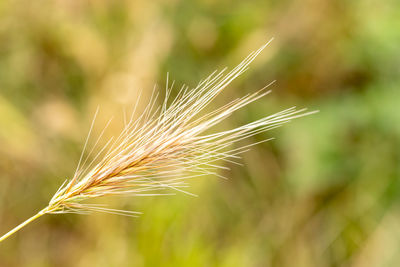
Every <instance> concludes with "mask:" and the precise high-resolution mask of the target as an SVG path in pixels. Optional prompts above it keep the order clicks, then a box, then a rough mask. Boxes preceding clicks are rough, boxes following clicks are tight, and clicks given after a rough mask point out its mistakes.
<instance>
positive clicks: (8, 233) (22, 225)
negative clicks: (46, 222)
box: [0, 208, 47, 242]
mask: <svg viewBox="0 0 400 267" xmlns="http://www.w3.org/2000/svg"><path fill="white" fill-rule="evenodd" d="M46 212H47V208H44V209H42V210H41V211H39V212H38V213H36V214H35V215H33V216H32V217H30V218H29V219H27V220H26V221H24V222H23V223H21V224H19V225H18V226H16V227H15V228H13V229H11V230H10V231H9V232H7V233H6V234H4V235H3V236H2V237H0V242H2V241H4V240H5V239H7V238H8V237H10V236H11V235H13V234H15V233H16V232H18V231H19V230H20V229H21V228H23V227H25V226H26V225H27V224H29V223H31V222H33V221H34V220H36V219H37V218H39V217H41V216H43V215H45V214H46Z"/></svg>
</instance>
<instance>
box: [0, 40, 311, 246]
mask: <svg viewBox="0 0 400 267" xmlns="http://www.w3.org/2000/svg"><path fill="white" fill-rule="evenodd" d="M268 43H269V42H268ZM268 43H267V44H266V45H264V46H262V47H261V48H260V49H259V50H257V51H254V52H252V53H251V54H250V55H249V56H248V57H247V58H245V59H244V60H243V61H242V62H241V63H240V64H239V65H238V66H237V67H236V68H234V69H233V70H231V71H230V72H228V73H226V70H223V71H221V72H214V73H212V74H211V75H210V76H209V77H208V78H206V79H205V80H203V81H201V82H200V83H199V84H198V86H197V87H196V88H194V89H189V88H188V87H183V88H182V89H181V90H180V92H179V93H178V95H177V96H176V97H175V98H174V99H173V100H172V101H169V96H170V93H171V88H169V86H168V82H167V88H166V90H167V91H166V96H165V99H164V102H163V104H162V105H161V106H159V107H156V102H157V97H156V96H155V97H152V99H151V100H150V103H149V104H148V105H147V107H146V108H145V110H144V112H143V113H141V115H140V117H139V118H138V119H136V120H133V113H132V116H131V118H130V120H129V122H126V124H125V128H124V129H123V131H122V133H121V134H120V136H119V137H117V138H116V139H110V140H109V141H108V143H107V145H106V146H104V147H103V148H102V149H101V150H100V151H99V152H98V154H97V155H96V156H95V157H94V159H93V161H92V162H91V163H89V164H86V161H87V159H86V160H82V159H83V157H82V156H81V158H80V161H79V164H78V167H77V169H76V172H75V174H74V176H73V177H72V179H70V180H67V181H66V182H65V183H64V184H63V185H62V186H61V187H60V188H59V189H58V191H57V192H56V193H55V195H54V196H53V198H52V199H51V200H50V202H49V204H48V206H47V207H46V208H44V209H43V210H41V211H40V212H39V213H38V214H36V215H35V216H33V217H31V218H30V219H28V220H27V221H25V222H24V223H22V224H20V225H19V226H17V227H16V228H14V229H13V230H11V231H10V232H8V233H7V234H5V235H4V236H2V237H0V242H1V241H3V240H4V239H6V238H7V237H9V236H10V235H12V234H13V233H15V232H16V231H18V230H19V229H21V228H22V227H24V226H25V225H26V224H28V223H30V222H32V221H33V220H35V219H37V218H38V217H40V216H42V215H44V214H58V213H68V212H73V213H87V212H91V211H102V212H110V213H115V214H123V215H131V216H134V215H136V214H137V212H132V211H125V210H116V209H110V208H106V207H104V206H101V205H94V204H87V203H86V204H84V203H82V201H83V200H87V199H90V198H97V197H101V196H108V195H132V196H140V195H158V194H162V190H165V189H172V190H177V191H181V192H184V193H188V192H187V191H185V188H186V187H187V186H188V185H187V183H186V182H187V180H188V179H191V178H194V177H198V176H202V175H209V174H213V175H217V176H219V175H218V174H217V173H216V169H217V168H224V167H222V166H218V165H217V164H218V162H220V161H228V162H233V163H236V162H235V160H236V159H237V158H238V157H239V155H240V154H241V153H243V152H245V151H246V150H248V149H249V147H250V146H252V145H255V144H251V145H247V146H242V147H239V148H234V149H232V146H231V145H232V144H233V143H236V142H238V141H240V140H243V139H245V138H249V137H251V136H253V135H256V134H258V133H261V132H265V131H267V130H270V129H272V128H276V127H279V126H281V125H282V124H284V123H286V122H288V121H290V120H291V119H294V118H298V117H302V116H305V115H308V114H311V113H313V112H305V109H300V110H297V109H296V108H294V107H293V108H289V109H286V110H283V111H281V112H279V113H276V114H273V115H270V116H268V117H265V118H262V119H259V120H257V121H253V122H251V123H248V124H246V125H242V126H240V127H238V128H235V129H231V130H226V131H222V132H217V133H212V134H206V133H205V131H206V130H208V129H210V128H211V127H212V126H215V125H216V124H218V123H220V122H221V121H223V120H224V119H225V118H227V117H229V116H230V115H231V114H232V113H233V112H234V111H236V110H238V109H240V108H242V107H244V106H246V105H248V104H249V103H251V102H253V101H255V100H257V99H259V98H261V97H263V96H265V95H267V94H268V93H269V92H270V91H269V90H268V87H269V85H268V86H266V87H265V88H262V89H261V90H259V91H257V92H255V93H253V94H248V95H245V96H243V97H241V98H238V99H235V100H233V101H232V102H230V103H228V104H226V105H224V106H222V107H220V108H218V109H216V110H214V111H212V112H211V113H208V114H206V115H200V113H201V111H202V110H203V109H204V108H205V107H206V106H207V105H208V104H209V103H210V102H211V101H212V100H213V99H214V98H215V97H216V96H217V95H218V94H219V93H220V92H221V91H222V90H224V88H225V87H227V86H228V85H229V84H230V83H231V82H232V81H233V80H234V79H235V78H237V77H238V76H239V75H241V74H242V73H243V72H245V71H246V70H247V68H248V66H249V64H250V63H251V62H252V61H253V60H254V59H255V58H256V56H257V55H258V54H259V53H260V52H261V51H262V50H263V49H264V48H265V47H266V46H267V45H268ZM271 84H272V83H271ZM139 99H140V98H139ZM139 99H138V100H137V103H136V105H135V110H136V106H137V104H138V102H139V101H140V100H139ZM97 112H98V110H97ZM97 112H96V115H97ZM95 117H96V116H95ZM93 123H94V120H93V122H92V126H91V128H90V129H92V127H93ZM90 132H91V130H90ZM90 132H89V135H88V138H87V139H86V143H85V146H84V150H85V149H86V144H87V141H88V139H89V137H90ZM101 135H102V134H101ZM264 141H267V140H264ZM264 141H263V142H264ZM96 144H97V142H96ZM91 152H93V151H90V153H91ZM90 153H89V154H90ZM83 154H84V153H83V152H82V155H83ZM98 158H100V160H98ZM85 165H86V167H81V166H85ZM92 165H94V166H92ZM188 194H190V193H188Z"/></svg>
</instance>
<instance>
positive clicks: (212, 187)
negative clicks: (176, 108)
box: [0, 0, 400, 267]
mask: <svg viewBox="0 0 400 267" xmlns="http://www.w3.org/2000/svg"><path fill="white" fill-rule="evenodd" d="M399 18H400V2H399V1H398V0H385V1H378V0H353V1H346V0H338V1H325V0H284V1H276V0H268V1H266V0H254V1H243V0H241V1H240V0H220V1H212V0H197V1H195V0H153V1H145V0H137V1H128V0H125V1H114V0H96V1H94V0H81V1H76V0H72V1H71V0H56V1H44V0H36V1H23V0H3V1H0V232H1V233H5V232H6V231H8V230H10V228H12V227H14V226H15V225H16V224H18V223H20V222H22V221H23V220H25V219H27V218H28V217H30V216H31V215H33V214H34V213H36V212H37V211H38V210H40V209H42V208H43V207H44V206H45V205H46V204H47V203H48V201H49V199H50V198H51V196H52V195H53V194H54V192H55V191H56V190H57V188H58V187H59V186H60V184H61V183H62V182H63V181H64V180H65V179H66V178H68V177H71V175H72V174H73V172H74V170H75V167H76V165H77V162H78V160H79V156H80V152H81V150H82V147H83V143H84V139H85V136H86V134H87V132H88V129H89V126H90V123H91V120H92V118H93V115H94V112H95V110H96V107H97V106H98V105H100V108H101V110H100V116H99V119H98V121H97V123H96V125H95V130H94V131H95V133H96V134H99V132H100V131H101V129H102V128H103V127H104V124H105V122H106V121H107V120H108V119H109V117H110V116H111V115H114V116H115V119H114V122H113V124H112V126H111V127H110V134H112V133H114V134H115V133H118V131H119V130H120V127H121V125H122V121H123V119H122V117H123V116H122V114H123V112H122V110H123V109H124V108H126V109H127V110H129V109H130V108H131V107H132V105H133V104H134V103H135V100H136V99H137V97H138V94H139V93H138V92H139V90H143V94H144V95H145V97H146V96H147V97H149V95H150V94H151V91H152V89H153V86H154V84H155V83H157V84H158V85H159V88H160V90H161V91H162V90H163V88H164V84H165V82H166V77H167V75H166V73H167V72H169V75H170V79H174V80H175V83H176V85H177V86H175V88H176V89H178V88H179V87H180V85H182V84H183V83H185V84H187V85H190V86H195V85H196V84H197V82H198V81H199V80H200V79H202V78H204V77H206V76H208V74H209V73H211V72H212V71H214V70H215V69H221V68H223V67H225V66H228V67H230V68H232V67H234V66H235V65H236V64H238V63H239V62H240V61H241V60H242V59H243V58H244V57H245V56H247V54H249V53H250V52H251V51H253V50H255V49H258V48H259V47H260V46H261V45H263V44H264V43H266V42H267V41H268V40H269V39H270V38H271V37H275V40H274V41H273V42H272V43H271V45H270V46H269V47H268V48H267V49H266V50H265V51H264V52H263V53H262V55H260V56H259V58H258V59H257V60H256V61H255V62H254V64H252V66H251V68H250V70H249V71H248V72H247V73H246V74H244V75H243V76H241V77H240V78H239V79H238V80H236V81H235V82H234V83H233V84H232V85H231V86H230V87H229V88H227V89H226V91H225V93H224V94H223V95H222V96H221V97H219V98H218V99H216V101H215V102H214V106H213V107H210V108H211V109H212V108H215V107H218V105H221V104H223V103H227V102H228V101H229V100H232V99H234V98H236V97H239V96H242V95H245V94H246V93H249V92H254V91H255V90H257V89H260V88H261V87H263V86H265V85H266V84H268V83H270V82H271V81H272V80H275V79H276V80H277V82H276V83H275V84H274V85H273V87H272V89H273V93H272V94H271V95H269V96H267V97H265V98H264V99H262V100H260V101H258V102H257V103H253V104H252V105H250V106H248V107H246V108H244V109H243V110H241V111H240V112H237V113H236V114H235V116H232V117H231V118H229V120H228V121H227V122H226V123H225V124H224V128H225V127H226V128H229V127H230V128H233V127H237V126H239V125H241V124H244V123H246V122H250V121H252V120H256V119H258V118H261V117H263V116H266V115H269V114H271V113H274V112H277V111H280V110H282V109H284V108H288V107H291V106H293V105H296V106H299V107H308V108H309V109H311V110H315V109H318V110H320V113H318V114H316V115H312V116H310V117H307V118H302V119H299V120H296V121H294V122H292V123H290V124H288V125H285V126H284V127H282V128H280V129H277V130H273V131H270V132H267V133H265V134H262V135H260V136H256V137H254V138H252V139H251V140H248V141H247V143H251V142H257V141H260V140H262V139H266V138H270V137H276V139H275V140H273V141H271V142H268V143H264V144H260V145H258V146H256V147H254V148H253V149H252V150H251V151H250V152H248V153H246V154H244V155H243V159H242V162H243V164H244V167H240V166H235V165H229V164H228V165H227V167H229V168H231V170H230V171H223V172H222V173H221V174H222V175H224V176H227V177H229V180H222V179H219V178H217V177H204V178H202V179H198V180H195V181H193V182H192V185H193V187H192V188H191V192H193V193H195V194H198V195H199V197H197V198H196V197H191V196H187V195H183V194H178V195H176V196H168V197H142V198H112V199H104V200H103V201H104V202H105V203H108V204H110V205H111V206H112V207H115V208H128V209H132V210H137V211H141V212H143V213H144V214H143V215H142V216H141V217H140V218H129V217H121V216H115V215H109V214H93V215H90V216H83V215H82V216H79V215H57V216H56V215H49V216H45V217H43V218H40V220H38V221H36V222H34V223H32V224H31V225H29V226H28V227H26V228H25V229H23V230H22V231H21V232H19V233H18V234H16V235H14V236H13V237H11V238H10V239H8V240H7V241H5V242H4V243H1V244H0V266H5V267H14V266H29V267H36V266H40V267H42V266H44V267H46V266H57V267H63V266H85V267H86V266H297V267H299V266H309V267H312V266H318V267H323V266H354V267H359V266H399V264H400V253H399V252H400V91H399V88H400V87H399V86H400V75H399V74H400V68H399V66H400V48H399V43H400V19H399ZM176 92H177V91H174V93H176Z"/></svg>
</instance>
